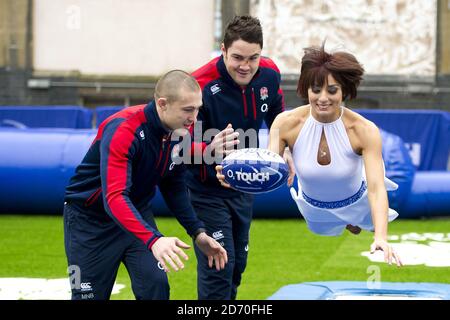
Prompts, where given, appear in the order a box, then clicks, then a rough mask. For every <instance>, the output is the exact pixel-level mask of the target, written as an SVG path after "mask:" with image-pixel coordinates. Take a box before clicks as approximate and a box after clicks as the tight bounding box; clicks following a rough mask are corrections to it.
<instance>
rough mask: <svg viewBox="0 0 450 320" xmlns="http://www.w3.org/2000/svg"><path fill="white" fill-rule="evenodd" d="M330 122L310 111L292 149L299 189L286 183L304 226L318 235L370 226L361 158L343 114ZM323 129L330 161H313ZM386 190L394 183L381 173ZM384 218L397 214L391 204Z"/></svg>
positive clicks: (333, 234) (370, 229) (395, 187)
mask: <svg viewBox="0 0 450 320" xmlns="http://www.w3.org/2000/svg"><path fill="white" fill-rule="evenodd" d="M343 112H344V108H343V107H342V112H341V115H340V117H339V118H338V119H337V120H335V121H333V122H330V123H322V122H319V121H317V120H316V119H314V117H313V116H312V114H311V113H310V115H309V117H308V118H307V119H306V121H305V123H304V125H303V128H302V129H301V131H300V132H299V135H298V137H297V140H296V142H295V144H294V147H293V150H292V156H293V160H294V164H295V170H296V175H297V182H298V190H295V188H293V187H292V188H291V189H290V191H291V196H292V198H293V199H294V201H295V202H296V204H297V207H298V209H299V210H300V213H301V214H302V216H303V217H304V219H305V221H306V223H307V225H308V228H309V229H310V230H311V231H312V232H314V233H316V234H320V235H325V236H338V235H340V234H342V232H343V231H344V229H345V227H346V225H348V224H351V225H354V226H358V227H360V228H361V229H365V230H369V231H373V229H374V227H373V222H372V216H371V210H370V205H369V200H368V196H367V184H366V175H365V169H364V163H363V158H362V156H360V155H357V154H356V153H355V152H354V151H353V149H352V147H351V144H350V140H349V138H348V135H347V132H346V130H345V126H344V123H343V122H342V114H343ZM322 131H323V132H324V134H325V137H326V141H327V143H328V148H329V150H330V158H331V162H330V164H328V165H321V164H319V163H318V162H317V154H318V149H319V143H320V139H321V135H322ZM384 182H385V186H386V189H387V190H388V191H392V190H396V189H397V188H398V185H397V184H396V183H395V182H393V181H391V180H389V179H388V178H386V177H385V178H384ZM386 214H387V215H388V221H389V222H390V221H392V220H394V219H395V218H397V217H398V213H397V212H396V211H395V210H392V209H389V212H386Z"/></svg>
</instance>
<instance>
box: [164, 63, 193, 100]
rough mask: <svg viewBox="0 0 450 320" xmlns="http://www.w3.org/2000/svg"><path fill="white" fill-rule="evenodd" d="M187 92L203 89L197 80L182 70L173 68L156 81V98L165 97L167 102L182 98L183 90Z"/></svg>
mask: <svg viewBox="0 0 450 320" xmlns="http://www.w3.org/2000/svg"><path fill="white" fill-rule="evenodd" d="M181 89H184V90H185V92H186V91H187V92H197V91H201V88H200V85H199V84H198V82H197V80H195V78H194V77H193V76H191V75H190V74H189V73H187V72H185V71H182V70H172V71H169V72H167V73H166V74H165V75H163V76H162V77H161V78H160V79H159V80H158V82H157V83H156V88H155V100H158V99H159V98H165V99H166V100H167V102H169V103H170V102H173V101H178V100H182V99H183V97H182V96H181V93H182V90H181Z"/></svg>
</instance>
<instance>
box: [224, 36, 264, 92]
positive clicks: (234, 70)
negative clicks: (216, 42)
mask: <svg viewBox="0 0 450 320" xmlns="http://www.w3.org/2000/svg"><path fill="white" fill-rule="evenodd" d="M222 54H223V60H224V62H225V66H226V68H227V71H228V73H229V74H230V76H231V78H233V80H234V82H236V83H237V84H238V85H240V86H246V85H248V83H249V82H250V81H251V80H252V78H253V76H254V75H255V73H256V71H258V67H259V60H260V59H261V46H260V45H259V44H257V43H249V42H246V41H244V40H242V39H239V40H236V41H234V42H233V43H232V44H231V46H230V47H229V48H228V49H227V50H225V46H224V45H223V44H222Z"/></svg>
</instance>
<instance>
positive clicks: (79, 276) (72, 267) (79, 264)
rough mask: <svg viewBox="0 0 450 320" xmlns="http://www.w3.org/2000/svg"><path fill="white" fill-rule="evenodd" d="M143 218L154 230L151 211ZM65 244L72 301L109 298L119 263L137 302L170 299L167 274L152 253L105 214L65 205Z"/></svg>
mask: <svg viewBox="0 0 450 320" xmlns="http://www.w3.org/2000/svg"><path fill="white" fill-rule="evenodd" d="M142 216H143V217H144V219H145V220H146V221H147V222H148V223H149V224H150V225H152V226H153V227H155V228H156V225H155V222H154V219H153V214H152V212H151V210H150V209H148V210H146V211H145V212H142ZM64 245H65V249H66V255H67V259H68V265H69V269H68V270H69V278H70V284H71V289H72V299H73V300H84V299H89V300H93V299H94V300H106V299H109V298H110V295H111V291H112V289H113V286H114V281H115V279H116V276H117V271H118V269H119V266H120V263H121V262H123V263H124V264H125V266H126V268H127V270H128V273H129V275H130V278H131V285H132V290H133V293H134V295H135V297H136V299H138V300H140V299H146V300H148V299H155V300H168V299H169V291H170V289H169V282H168V279H167V275H166V273H165V272H164V270H162V268H160V266H159V265H158V261H157V260H156V259H155V257H154V256H153V254H152V252H151V251H150V250H149V249H148V248H146V247H145V245H144V244H143V243H142V242H140V241H139V240H138V239H136V238H135V237H133V236H132V235H130V234H128V233H127V232H125V231H124V230H122V229H121V228H120V227H119V226H118V225H117V224H116V223H115V222H114V221H113V220H112V219H111V218H109V216H107V214H106V212H105V217H102V218H100V217H95V216H92V215H89V214H86V213H85V212H83V211H82V210H80V209H79V208H78V207H75V206H73V205H70V204H65V205H64Z"/></svg>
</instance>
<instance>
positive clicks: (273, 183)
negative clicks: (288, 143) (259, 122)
mask: <svg viewBox="0 0 450 320" xmlns="http://www.w3.org/2000/svg"><path fill="white" fill-rule="evenodd" d="M222 167H223V169H222V174H223V175H224V176H225V181H226V182H227V183H229V184H230V185H231V187H233V188H234V189H236V190H239V191H242V192H246V193H254V194H256V193H265V192H270V191H273V190H275V189H277V188H279V187H281V186H282V185H283V184H284V183H285V182H286V180H287V178H288V176H289V168H288V166H287V164H286V162H285V161H284V160H283V158H282V157H281V156H280V155H278V154H276V153H275V152H272V151H270V150H267V149H259V148H247V149H240V150H236V151H234V152H233V153H231V154H229V155H228V156H227V157H225V159H223V161H222Z"/></svg>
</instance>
